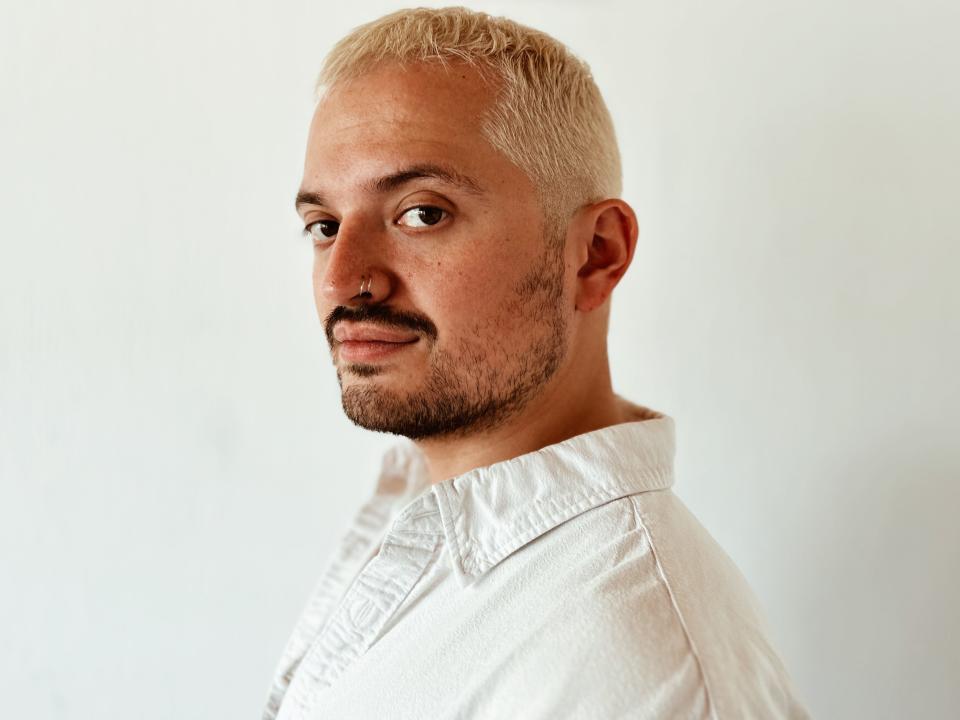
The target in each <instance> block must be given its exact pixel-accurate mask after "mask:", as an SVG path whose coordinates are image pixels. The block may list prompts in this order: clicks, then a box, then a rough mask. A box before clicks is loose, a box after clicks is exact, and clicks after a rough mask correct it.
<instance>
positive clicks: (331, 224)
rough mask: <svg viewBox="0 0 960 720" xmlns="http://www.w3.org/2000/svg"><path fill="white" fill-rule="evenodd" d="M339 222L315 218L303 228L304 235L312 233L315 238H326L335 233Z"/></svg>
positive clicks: (338, 227)
mask: <svg viewBox="0 0 960 720" xmlns="http://www.w3.org/2000/svg"><path fill="white" fill-rule="evenodd" d="M339 229H340V223H338V222H337V221H336V220H315V221H314V222H312V223H310V224H308V225H307V226H306V227H305V228H304V229H303V234H304V235H312V236H313V238H314V239H315V240H327V239H329V238H332V237H333V236H334V235H336V234H337V230H339Z"/></svg>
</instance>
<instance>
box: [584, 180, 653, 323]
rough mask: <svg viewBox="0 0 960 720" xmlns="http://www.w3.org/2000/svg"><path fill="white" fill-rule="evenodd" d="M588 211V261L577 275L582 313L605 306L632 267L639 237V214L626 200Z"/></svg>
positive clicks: (611, 201)
mask: <svg viewBox="0 0 960 720" xmlns="http://www.w3.org/2000/svg"><path fill="white" fill-rule="evenodd" d="M587 211H588V215H587V216H586V217H585V218H584V219H585V220H586V223H585V227H584V233H583V243H584V247H585V250H586V260H585V261H584V262H583V263H582V264H581V266H580V268H579V270H578V271H577V301H576V308H577V310H580V311H582V312H590V311H592V310H595V309H596V308H598V307H600V306H601V305H603V303H604V302H606V300H607V298H608V297H609V296H610V294H611V293H612V292H613V288H614V287H616V285H617V283H618V282H619V281H620V278H622V277H623V274H624V273H625V272H626V271H627V268H628V267H629V266H630V262H631V260H632V259H633V253H634V250H635V249H636V244H637V235H638V231H637V218H636V214H635V213H634V212H633V208H631V207H630V206H629V205H628V204H627V203H625V202H624V201H623V200H620V199H610V200H604V201H602V202H599V203H596V204H595V205H592V206H590V207H589V208H587ZM581 256H582V255H581Z"/></svg>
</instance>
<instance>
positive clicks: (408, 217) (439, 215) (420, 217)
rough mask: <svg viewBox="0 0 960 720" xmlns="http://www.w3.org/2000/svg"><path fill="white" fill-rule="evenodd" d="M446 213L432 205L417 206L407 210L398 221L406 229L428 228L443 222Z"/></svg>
mask: <svg viewBox="0 0 960 720" xmlns="http://www.w3.org/2000/svg"><path fill="white" fill-rule="evenodd" d="M446 214H447V211H446V210H444V209H442V208H438V207H434V206H433V205H417V206H416V207H412V208H410V209H409V210H407V211H406V212H405V213H403V215H401V216H400V220H399V221H398V222H399V223H400V224H401V225H406V226H407V227H428V226H430V225H436V224H437V223H438V222H440V221H441V220H443V218H444V216H445V215H446Z"/></svg>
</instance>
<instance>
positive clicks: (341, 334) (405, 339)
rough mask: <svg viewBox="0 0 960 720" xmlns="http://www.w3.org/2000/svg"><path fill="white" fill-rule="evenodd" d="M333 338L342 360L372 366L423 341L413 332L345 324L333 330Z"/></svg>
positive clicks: (376, 326)
mask: <svg viewBox="0 0 960 720" xmlns="http://www.w3.org/2000/svg"><path fill="white" fill-rule="evenodd" d="M333 339H334V340H335V341H336V343H337V351H338V355H339V358H340V360H342V361H344V362H354V363H371V362H376V361H378V360H385V359H387V358H389V357H391V356H393V355H396V354H397V353H399V352H402V351H403V350H404V348H407V347H409V346H410V345H414V344H416V343H417V341H418V340H419V339H420V338H419V336H417V335H416V334H414V333H411V332H410V331H403V330H395V329H391V328H388V327H384V326H378V325H361V324H356V323H348V322H346V321H343V322H341V323H340V324H338V325H337V326H336V327H335V328H334V330H333Z"/></svg>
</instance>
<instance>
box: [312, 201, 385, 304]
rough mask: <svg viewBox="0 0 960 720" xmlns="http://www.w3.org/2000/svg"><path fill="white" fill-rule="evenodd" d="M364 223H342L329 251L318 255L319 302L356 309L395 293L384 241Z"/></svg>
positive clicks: (316, 279) (317, 280)
mask: <svg viewBox="0 0 960 720" xmlns="http://www.w3.org/2000/svg"><path fill="white" fill-rule="evenodd" d="M361 223H362V221H360V220H353V221H347V220H346V219H345V220H344V221H343V222H341V224H340V226H339V228H338V229H337V236H336V238H335V239H334V241H333V242H332V243H331V244H330V246H329V247H328V248H327V249H326V250H321V251H318V254H317V255H316V260H315V265H314V286H315V290H316V293H317V300H318V301H320V300H322V301H323V303H324V304H329V305H347V306H356V305H360V304H363V303H369V304H375V303H380V302H383V301H384V300H386V299H387V298H388V297H389V296H390V295H391V293H392V292H393V286H394V283H393V278H392V274H391V273H390V272H388V271H387V269H386V263H385V258H384V253H383V249H384V245H385V243H384V240H385V238H383V237H382V236H381V235H380V233H378V232H377V231H376V230H375V229H373V228H371V227H369V226H368V227H366V228H365V227H364V226H363V225H362V224H361Z"/></svg>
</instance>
